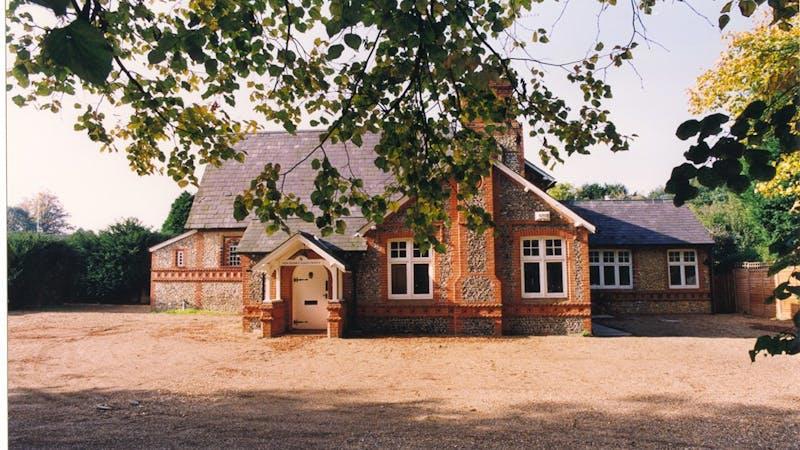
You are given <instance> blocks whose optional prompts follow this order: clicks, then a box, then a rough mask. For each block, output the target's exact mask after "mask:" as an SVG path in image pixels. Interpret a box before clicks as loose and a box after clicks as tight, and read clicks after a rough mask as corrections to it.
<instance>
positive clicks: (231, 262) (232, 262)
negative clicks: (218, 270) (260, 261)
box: [222, 238, 242, 267]
mask: <svg viewBox="0 0 800 450" xmlns="http://www.w3.org/2000/svg"><path fill="white" fill-rule="evenodd" d="M238 248H239V238H225V249H224V250H225V251H224V254H223V258H222V260H223V262H224V264H225V265H226V266H231V267H238V266H239V265H240V264H241V262H242V260H241V257H240V256H239V252H238V251H237V249H238Z"/></svg>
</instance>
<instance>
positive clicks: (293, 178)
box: [186, 130, 392, 229]
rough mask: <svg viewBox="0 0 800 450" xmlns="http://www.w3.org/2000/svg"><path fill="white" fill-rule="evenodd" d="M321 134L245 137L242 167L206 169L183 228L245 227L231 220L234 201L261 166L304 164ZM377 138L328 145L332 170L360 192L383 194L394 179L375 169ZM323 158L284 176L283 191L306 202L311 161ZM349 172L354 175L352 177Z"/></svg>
mask: <svg viewBox="0 0 800 450" xmlns="http://www.w3.org/2000/svg"><path fill="white" fill-rule="evenodd" d="M320 133H321V132H320V131H319V130H308V131H298V132H297V133H296V134H294V135H292V134H289V133H286V132H267V133H255V134H251V135H249V136H248V137H247V138H245V139H244V140H243V141H242V142H240V143H239V144H237V148H238V149H240V150H244V151H245V152H247V155H246V157H245V160H244V162H242V163H240V162H237V161H233V160H228V161H225V162H223V163H222V165H221V166H220V167H212V166H208V167H206V171H205V173H204V174H203V177H202V179H201V181H200V188H199V189H198V190H197V194H196V195H195V199H194V203H193V204H192V210H191V212H190V213H189V219H188V220H187V222H186V228H187V229H192V228H245V227H247V226H248V225H249V222H250V220H244V221H242V222H237V221H236V220H235V219H234V218H233V200H234V198H236V195H238V194H239V193H241V192H242V191H243V190H244V189H245V188H246V187H248V186H249V183H250V180H251V179H253V178H255V177H256V176H257V175H258V174H259V173H261V171H262V170H263V169H264V165H265V164H267V163H269V162H272V163H278V164H280V165H281V167H282V168H284V169H286V168H289V167H291V166H292V165H294V164H295V163H297V162H299V161H300V160H302V158H303V157H305V156H306V155H307V154H308V152H309V151H311V150H312V149H313V148H314V147H315V146H316V145H317V144H319V135H320ZM379 139H380V136H379V135H378V134H367V135H365V136H364V137H363V141H364V142H363V145H362V146H361V147H356V146H355V145H353V144H344V143H337V144H326V145H325V152H326V154H327V155H328V159H329V160H330V161H331V164H332V165H333V166H334V167H337V168H338V169H339V171H340V172H341V173H342V175H343V176H355V177H358V178H361V179H362V180H363V181H364V189H365V190H366V191H367V192H368V193H371V194H377V193H380V192H382V191H383V187H384V186H385V185H386V183H388V182H389V180H391V177H392V175H391V174H387V173H384V172H383V171H381V170H380V169H378V168H377V167H375V163H374V161H375V152H374V151H373V148H374V147H375V146H376V145H377V144H378V141H379ZM314 157H322V151H321V150H317V152H316V153H315V154H314V155H312V157H310V158H308V159H307V160H306V161H305V162H304V163H302V164H300V165H299V166H298V167H297V168H296V169H295V170H294V171H292V172H290V173H289V174H288V175H287V176H286V181H285V184H284V191H285V192H287V193H288V192H292V193H294V194H296V195H297V196H299V197H300V198H305V199H307V198H308V197H309V196H310V195H311V192H312V191H313V189H314V177H315V174H316V171H314V170H313V169H312V168H311V160H313V159H314ZM351 171H352V175H351Z"/></svg>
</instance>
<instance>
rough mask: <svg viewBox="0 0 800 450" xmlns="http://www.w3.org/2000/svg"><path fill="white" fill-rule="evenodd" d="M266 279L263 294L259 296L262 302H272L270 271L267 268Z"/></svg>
mask: <svg viewBox="0 0 800 450" xmlns="http://www.w3.org/2000/svg"><path fill="white" fill-rule="evenodd" d="M266 278H267V282H266V283H264V293H263V295H262V296H261V301H262V302H266V301H268V300H272V299H271V298H270V291H272V270H270V268H269V267H268V268H267V273H266Z"/></svg>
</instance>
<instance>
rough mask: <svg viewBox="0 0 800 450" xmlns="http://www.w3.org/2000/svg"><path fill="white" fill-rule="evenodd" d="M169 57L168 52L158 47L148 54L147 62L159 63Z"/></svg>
mask: <svg viewBox="0 0 800 450" xmlns="http://www.w3.org/2000/svg"><path fill="white" fill-rule="evenodd" d="M165 59H167V54H166V52H164V49H162V48H160V47H156V48H154V49H153V50H151V51H150V53H148V54H147V62H148V63H150V64H158V63H160V62H162V61H164V60H165Z"/></svg>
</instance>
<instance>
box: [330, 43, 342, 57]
mask: <svg viewBox="0 0 800 450" xmlns="http://www.w3.org/2000/svg"><path fill="white" fill-rule="evenodd" d="M343 51H344V45H342V44H334V45H331V46H330V47H328V59H329V60H332V59H336V58H338V57H340V56H342V52H343Z"/></svg>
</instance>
